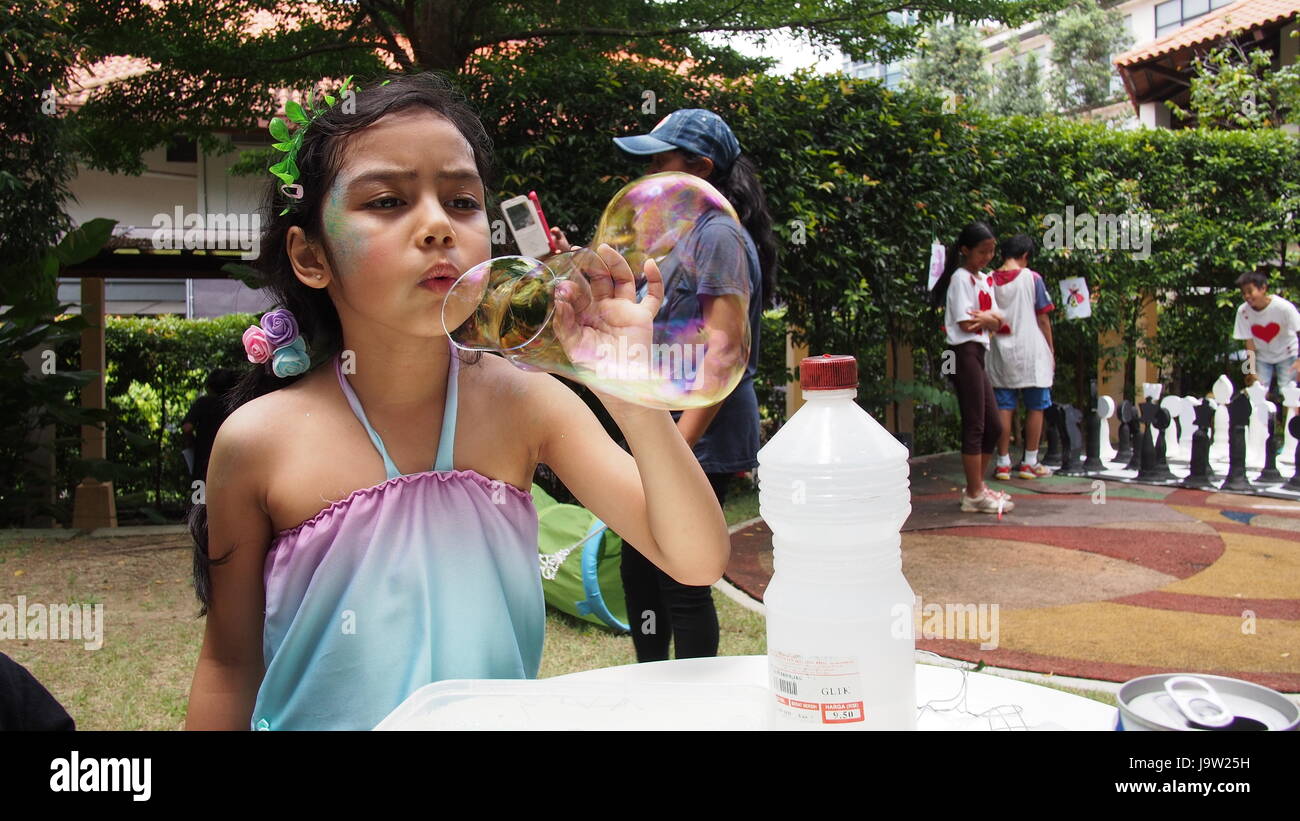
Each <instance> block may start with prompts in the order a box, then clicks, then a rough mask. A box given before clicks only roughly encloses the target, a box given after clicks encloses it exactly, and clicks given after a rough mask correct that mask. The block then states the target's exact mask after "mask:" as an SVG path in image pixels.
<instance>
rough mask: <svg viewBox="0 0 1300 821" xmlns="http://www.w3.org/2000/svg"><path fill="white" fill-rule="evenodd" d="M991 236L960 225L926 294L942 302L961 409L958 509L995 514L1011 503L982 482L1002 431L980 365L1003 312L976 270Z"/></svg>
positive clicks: (948, 361)
mask: <svg viewBox="0 0 1300 821" xmlns="http://www.w3.org/2000/svg"><path fill="white" fill-rule="evenodd" d="M996 242H997V240H996V238H995V237H994V236H993V232H992V231H991V230H989V227H988V226H987V225H985V224H984V223H982V222H974V223H971V224H970V225H967V226H966V227H965V228H964V229H962V232H961V235H960V236H958V238H957V242H956V243H955V244H954V246H953V247H952V248H951V249H949V251H948V253H947V255H946V257H947V262H946V264H945V265H944V272H943V275H942V276H940V277H939V281H938V282H937V283H936V284H935V288H934V293H933V294H932V295H931V301H932V304H934V306H935V307H938V306H939V305H943V306H944V322H943V329H944V333H945V334H946V336H947V340H948V345H949V349H948V350H947V351H945V352H944V369H943V370H944V373H945V374H947V375H948V376H949V377H950V378H951V380H952V383H953V387H954V389H955V390H956V393H957V402H958V405H959V406H960V408H961V428H962V445H961V461H962V468H963V469H964V471H965V473H966V489H965V491H964V492H963V493H962V497H961V509H962V511H963V512H966V513H976V512H978V513H997V514H998V515H999V516H1000V515H1001V514H1002V513H1003V512H1005V511H1009V510H1011V509H1012V508H1013V507H1014V505H1013V504H1012V503H1011V501H1010V496H1009V495H1008V494H1006V493H1002V492H1000V491H996V490H993V489H992V488H990V487H988V486H987V485H985V484H984V476H985V474H986V473H988V468H989V464H990V463H991V462H992V461H993V449H994V448H995V447H996V445H997V442H998V438H999V437H1000V436H1001V434H1002V424H1001V422H1000V421H999V420H998V409H997V404H996V403H995V402H994V398H993V385H992V384H991V383H990V382H989V377H988V373H987V372H985V370H984V356H985V353H986V352H987V351H988V347H989V334H990V333H992V332H993V331H996V330H997V329H998V328H1000V327H1001V326H1002V322H1003V317H1002V314H1001V313H1000V312H999V311H998V310H997V308H996V306H995V305H994V300H993V277H991V276H989V275H988V274H985V273H983V271H982V269H983V268H984V266H985V265H988V263H989V261H990V260H992V258H993V249H994V246H995V244H996Z"/></svg>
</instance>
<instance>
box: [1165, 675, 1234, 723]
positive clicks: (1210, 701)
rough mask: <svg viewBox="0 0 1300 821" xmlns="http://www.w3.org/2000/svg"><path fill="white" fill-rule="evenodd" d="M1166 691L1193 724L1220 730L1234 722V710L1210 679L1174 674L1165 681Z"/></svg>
mask: <svg viewBox="0 0 1300 821" xmlns="http://www.w3.org/2000/svg"><path fill="white" fill-rule="evenodd" d="M1165 692H1166V693H1168V694H1169V697H1170V698H1172V699H1173V700H1174V704H1176V705H1177V706H1178V709H1179V710H1180V711H1181V712H1182V714H1183V716H1184V717H1186V719H1187V720H1188V721H1189V722H1191V723H1192V724H1199V725H1200V726H1202V727H1206V728H1209V729H1213V730H1218V729H1222V728H1225V727H1227V726H1228V725H1230V724H1232V721H1233V719H1234V718H1235V716H1233V714H1232V711H1231V710H1229V709H1228V708H1227V706H1226V705H1225V704H1224V703H1223V700H1222V699H1220V698H1219V694H1218V693H1216V692H1215V691H1214V688H1213V687H1211V686H1210V683H1209V682H1208V681H1205V680H1204V679H1199V678H1194V677H1192V676H1174V677H1173V678H1171V679H1169V680H1168V681H1166V682H1165Z"/></svg>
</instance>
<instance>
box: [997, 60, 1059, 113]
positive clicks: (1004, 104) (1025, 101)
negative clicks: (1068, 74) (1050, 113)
mask: <svg viewBox="0 0 1300 821" xmlns="http://www.w3.org/2000/svg"><path fill="white" fill-rule="evenodd" d="M1011 53H1012V56H1011V57H1010V58H1008V59H1007V60H1004V61H1003V62H1002V63H1001V64H1000V65H998V66H997V68H996V69H995V70H994V80H993V94H992V96H991V97H990V99H989V103H988V109H989V111H991V112H992V113H994V114H1000V115H1003V116H1008V115H1012V114H1024V115H1026V116H1030V117H1035V116H1039V115H1042V114H1046V113H1047V107H1048V106H1047V97H1046V93H1045V92H1044V90H1043V77H1042V68H1041V66H1039V65H1038V55H1037V54H1034V53H1033V52H1032V51H1031V52H1029V54H1027V55H1025V59H1024V61H1023V62H1022V61H1020V60H1019V59H1018V57H1019V55H1018V54H1017V52H1016V49H1015V46H1014V45H1013V46H1012V52H1011Z"/></svg>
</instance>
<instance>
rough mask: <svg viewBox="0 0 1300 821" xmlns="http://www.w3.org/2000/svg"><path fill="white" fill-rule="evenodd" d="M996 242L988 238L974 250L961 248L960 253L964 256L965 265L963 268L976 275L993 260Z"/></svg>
mask: <svg viewBox="0 0 1300 821" xmlns="http://www.w3.org/2000/svg"><path fill="white" fill-rule="evenodd" d="M997 244H998V243H997V240H995V239H993V238H991V237H990V238H989V239H986V240H983V241H981V242H980V244H979V245H976V246H975V247H974V248H969V247H967V246H964V245H963V246H962V248H961V250H962V253H963V254H964V255H965V260H966V264H965V265H964V266H963V267H964V268H965V269H966V270H967V271H971V272H974V273H978V272H979V271H982V270H984V268H985V266H987V265H988V264H989V262H991V261H992V260H993V252H994V250H995V249H996V246H997Z"/></svg>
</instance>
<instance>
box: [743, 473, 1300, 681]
mask: <svg viewBox="0 0 1300 821" xmlns="http://www.w3.org/2000/svg"><path fill="white" fill-rule="evenodd" d="M911 464H912V473H911V490H912V514H911V516H910V517H909V518H908V520H907V522H906V524H905V525H904V527H903V534H902V551H903V572H904V574H905V575H906V576H907V579H908V582H909V583H910V584H911V586H912V590H913V592H914V593H915V594H916V595H917V596H918V597H919V599H920V601H919V603H918V605H919V606H918V608H917V609H918V619H917V621H916V627H917V647H918V648H919V649H924V650H931V651H933V652H935V653H938V654H940V655H942V656H946V657H948V658H955V659H963V660H966V661H972V662H978V661H982V662H984V663H985V664H987V665H990V666H993V667H998V668H1004V669H1011V670H1022V671H1030V672H1034V673H1042V674H1050V675H1057V676H1070V677H1078V678H1083V679H1093V680H1100V681H1107V682H1122V681H1127V680H1128V679H1131V678H1135V677H1137V676H1142V675H1148V674H1152V673H1161V672H1174V671H1181V672H1201V673H1212V674H1217V675H1226V676H1233V677H1237V678H1243V679H1247V680H1250V681H1254V682H1257V683H1259V684H1263V685H1265V686H1268V687H1272V688H1274V689H1277V690H1280V691H1282V692H1288V693H1296V692H1300V502H1296V501H1289V500H1284V499H1276V498H1267V497H1260V496H1246V495H1239V494H1233V493H1222V492H1205V491H1197V490H1183V489H1180V488H1174V487H1164V486H1154V485H1139V484H1132V483H1123V482H1116V481H1107V480H1104V479H1094V478H1067V477H1055V476H1054V477H1049V478H1047V479H1036V480H1019V479H1015V480H1012V481H1010V482H994V481H993V480H990V484H994V485H996V486H997V487H998V488H999V489H1002V490H1006V491H1008V492H1010V493H1012V494H1013V497H1014V500H1015V503H1016V508H1015V510H1014V511H1012V512H1011V513H1008V514H1006V515H1004V516H1003V518H1002V519H1001V520H1000V521H999V520H998V518H997V517H996V516H993V515H988V514H974V513H962V512H960V509H959V494H960V492H961V491H960V488H961V486H962V484H963V483H964V480H963V479H962V473H961V463H960V458H959V456H958V454H956V453H949V454H938V455H935V456H926V457H920V458H917V459H913V460H912V462H911ZM771 576H772V543H771V532H770V530H769V529H768V528H767V526H766V524H764V523H763V522H762V521H761V520H753V521H751V522H750V523H748V524H747V525H746V526H744V527H742V528H741V529H739V530H737V531H736V532H734V533H733V536H732V558H731V564H730V566H729V568H728V570H727V574H726V578H727V580H728V581H729V582H730V583H731V584H732V585H733V586H735V587H737V588H739V589H740V590H741V591H743V592H744V593H745V594H747V595H748V596H750V597H752V598H753V599H755V600H757V601H761V600H762V598H763V591H764V589H765V588H766V586H767V583H768V581H769V580H770V579H771Z"/></svg>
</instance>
